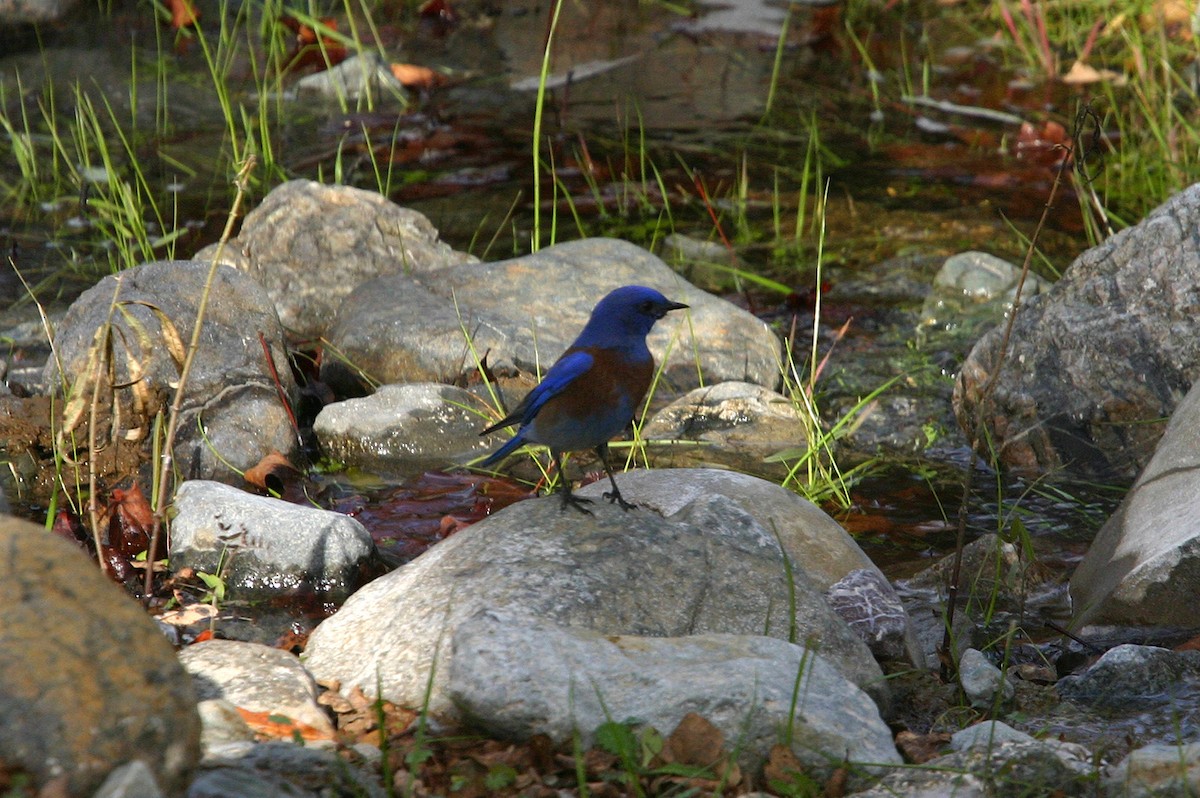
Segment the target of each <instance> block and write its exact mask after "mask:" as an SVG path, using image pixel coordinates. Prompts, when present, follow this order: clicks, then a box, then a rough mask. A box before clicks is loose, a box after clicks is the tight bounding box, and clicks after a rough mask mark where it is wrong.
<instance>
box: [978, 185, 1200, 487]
mask: <svg viewBox="0 0 1200 798" xmlns="http://www.w3.org/2000/svg"><path fill="white" fill-rule="evenodd" d="M1198 228H1200V184H1198V185H1195V186H1192V187H1190V188H1188V189H1186V190H1184V191H1183V192H1181V193H1180V194H1178V195H1176V196H1175V197H1172V198H1171V199H1170V200H1168V201H1167V202H1166V203H1164V204H1163V205H1162V206H1160V207H1159V208H1158V209H1156V210H1155V211H1153V212H1152V213H1151V214H1150V215H1148V216H1147V217H1146V218H1145V219H1144V220H1143V221H1142V222H1141V223H1139V224H1138V225H1137V226H1135V227H1132V228H1129V229H1127V230H1124V231H1122V232H1120V233H1118V234H1117V235H1115V236H1113V237H1112V238H1111V239H1109V240H1107V241H1105V242H1103V243H1101V244H1100V245H1098V246H1096V247H1093V248H1092V249H1090V250H1088V251H1087V252H1085V253H1084V254H1083V255H1081V256H1080V257H1079V258H1077V259H1076V260H1075V262H1074V263H1072V264H1071V266H1070V267H1068V269H1067V270H1066V274H1065V275H1064V276H1063V278H1062V279H1061V280H1060V281H1059V282H1058V283H1057V284H1056V285H1055V286H1054V287H1053V288H1051V289H1050V291H1049V292H1047V293H1045V294H1041V295H1039V296H1035V297H1033V298H1032V299H1030V300H1029V301H1028V303H1026V304H1023V306H1022V307H1021V309H1020V311H1019V312H1018V315H1017V319H1016V322H1015V324H1014V327H1013V332H1012V340H1011V342H1010V345H1009V349H1010V351H1009V355H1008V358H1007V359H1006V360H1005V361H1004V365H1003V368H1002V369H1001V371H1000V373H999V377H998V378H997V382H996V387H995V391H994V393H993V394H992V396H991V397H990V399H989V400H988V401H987V402H986V404H985V406H984V407H983V411H982V417H983V424H984V426H985V427H986V432H987V433H988V434H989V435H990V437H991V440H992V441H993V442H994V445H995V447H996V451H997V453H998V454H999V456H1000V459H1001V461H1002V462H1004V463H1005V464H1006V465H1008V466H1012V467H1016V468H1020V469H1024V470H1028V471H1035V472H1040V471H1048V470H1053V469H1058V468H1066V469H1069V470H1071V471H1074V472H1077V473H1080V474H1084V475H1089V476H1094V477H1100V478H1105V479H1113V478H1116V479H1125V480H1132V479H1133V478H1134V476H1136V474H1137V473H1138V471H1139V470H1141V468H1142V467H1143V466H1144V465H1145V464H1146V463H1147V461H1149V459H1150V456H1151V454H1152V452H1153V450H1154V445H1155V443H1157V441H1158V438H1159V436H1160V435H1161V434H1162V430H1163V426H1162V425H1161V424H1156V423H1153V422H1155V421H1157V420H1159V419H1163V418H1166V417H1167V416H1169V415H1171V412H1172V411H1173V410H1174V409H1175V406H1176V405H1177V404H1178V403H1179V402H1180V400H1182V399H1183V396H1184V395H1185V394H1186V393H1187V391H1188V388H1189V387H1190V386H1191V384H1192V382H1193V381H1194V380H1195V379H1196V376H1197V375H1198V374H1200V280H1197V279H1196V277H1197V274H1200V239H1197V237H1196V230H1197V229H1198ZM1003 332H1004V331H1003V326H1001V327H997V328H996V329H993V330H992V331H991V332H990V333H988V334H987V335H985V336H984V337H983V338H982V339H980V341H979V342H978V343H977V344H976V346H975V348H974V349H973V350H972V352H971V354H970V356H969V357H968V359H967V361H966V362H965V363H964V365H963V368H962V372H961V374H960V376H959V381H958V385H957V387H956V390H955V412H956V414H957V416H958V420H959V423H960V424H961V425H962V426H963V428H964V430H966V432H967V434H968V436H971V437H973V438H974V437H979V438H980V439H982V435H983V431H982V430H977V429H975V418H976V413H977V406H978V403H979V401H980V398H981V394H982V391H983V386H984V385H985V384H987V382H988V381H989V380H990V379H991V378H992V376H993V374H994V373H995V372H996V369H997V366H998V362H999V357H1000V346H1001V343H1002V339H1003Z"/></svg>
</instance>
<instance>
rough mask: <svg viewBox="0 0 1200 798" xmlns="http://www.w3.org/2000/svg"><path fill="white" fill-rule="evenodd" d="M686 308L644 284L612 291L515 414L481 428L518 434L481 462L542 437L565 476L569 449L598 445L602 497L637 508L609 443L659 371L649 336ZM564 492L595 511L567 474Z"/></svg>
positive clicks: (565, 496)
mask: <svg viewBox="0 0 1200 798" xmlns="http://www.w3.org/2000/svg"><path fill="white" fill-rule="evenodd" d="M687 307H688V306H687V305H685V304H683V303H681V302H673V301H671V300H669V299H667V298H666V297H665V296H663V295H662V294H661V293H659V292H658V291H656V290H654V289H653V288H647V287H645V286H641V285H627V286H623V287H621V288H618V289H616V290H614V291H612V292H610V293H609V294H608V295H606V296H605V297H604V298H603V299H601V300H600V301H599V302H598V303H596V307H595V308H593V310H592V315H591V317H590V318H589V319H588V322H587V324H586V325H584V327H583V330H582V331H581V332H580V333H579V337H577V338H576V339H575V342H574V343H572V344H571V345H570V346H569V347H568V348H567V350H566V351H565V352H563V353H562V355H561V356H560V357H559V358H558V360H556V361H554V364H553V365H552V366H551V367H550V369H549V370H548V371H547V372H546V375H545V376H544V377H543V378H542V381H541V382H539V383H538V384H537V385H536V386H535V387H534V389H533V390H532V391H530V392H529V393H528V394H527V395H526V396H525V398H524V399H523V400H522V401H521V403H520V404H519V405H517V407H516V408H515V409H514V410H513V411H512V412H511V413H509V414H508V415H506V416H505V417H504V418H502V419H500V420H499V421H497V422H496V423H495V424H492V425H491V426H489V427H488V428H487V429H485V430H483V432H481V433H480V435H489V434H491V433H493V432H495V431H496V430H499V429H503V428H504V427H509V426H512V425H514V424H516V425H517V433H516V434H515V435H514V436H513V437H512V438H511V439H510V440H509V441H507V442H506V443H505V444H504V445H503V446H501V447H500V448H499V449H497V450H496V451H495V452H493V453H492V454H490V455H488V457H487V458H486V459H484V460H483V461H482V462H481V463H480V464H479V465H480V466H481V467H486V466H489V465H491V464H492V463H495V462H497V461H498V460H500V459H501V458H503V457H505V456H506V455H508V454H510V453H511V452H513V451H515V450H516V449H517V448H518V447H520V446H522V445H524V444H526V443H540V444H542V445H544V446H546V447H548V448H549V449H550V457H551V459H552V460H553V461H554V467H555V469H556V470H557V471H558V473H559V474H560V475H562V474H563V470H562V455H563V453H564V452H572V451H579V450H583V449H592V450H593V451H595V452H596V454H597V455H598V456H599V457H600V462H601V463H603V464H604V471H605V473H606V474H608V481H609V482H610V483H611V484H612V491H611V492H607V493H605V494H604V498H605V499H607V500H608V501H609V502H611V503H615V504H618V505H620V507H621V509H623V510H631V509H633V508H635V507H636V506H637V505H635V504H633V503H631V502H627V501H625V499H624V498H623V497H622V496H621V491H620V490H619V489H618V488H617V480H616V479H615V478H614V477H613V472H612V466H611V465H610V463H609V459H608V442H609V441H610V440H611V439H612V438H614V437H616V436H617V435H619V434H620V433H621V432H622V431H623V430H624V429H625V427H626V426H627V425H628V424H629V422H631V421H632V420H633V415H634V412H635V411H636V410H637V406H638V405H639V404H640V403H641V401H642V398H643V397H644V396H645V395H646V390H647V389H648V388H649V387H650V380H651V379H652V378H653V376H654V357H653V356H652V355H651V354H650V349H649V348H648V347H647V346H646V336H647V335H649V333H650V330H651V329H652V328H653V327H654V323H655V322H657V321H658V320H659V319H661V318H663V317H664V316H666V315H667V314H668V313H670V312H671V311H673V310H683V309H685V308H687ZM561 492H562V502H563V505H562V506H563V509H564V510H565V509H566V507H567V506H568V505H570V506H572V507H574V508H575V509H577V510H579V511H580V512H583V513H585V514H587V515H591V514H592V511H591V510H589V509H588V508H587V507H586V506H585V505H588V504H592V500H591V499H585V498H582V497H580V496H576V495H575V494H574V493H572V492H571V483H570V481H569V480H567V479H566V478H565V475H564V476H563V479H562V488H561Z"/></svg>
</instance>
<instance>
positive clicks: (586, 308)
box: [322, 238, 782, 389]
mask: <svg viewBox="0 0 1200 798" xmlns="http://www.w3.org/2000/svg"><path fill="white" fill-rule="evenodd" d="M410 274H411V276H412V277H413V278H414V279H415V280H416V281H417V282H419V283H420V284H421V285H422V286H424V289H425V293H421V292H414V294H413V295H414V297H415V298H416V299H417V300H419V301H412V300H403V299H401V297H403V296H405V295H407V294H408V293H409V292H410V290H411V289H409V288H407V287H406V282H405V281H400V280H394V281H389V282H387V283H384V284H376V285H374V286H371V287H370V288H369V291H370V293H371V294H373V295H374V296H375V299H374V300H371V299H366V301H365V302H363V303H361V304H362V306H363V308H364V310H365V313H364V314H363V315H361V316H360V315H359V304H360V303H358V302H355V303H350V302H346V303H344V304H343V305H342V308H341V309H340V310H339V312H338V320H337V323H336V325H335V327H334V328H333V329H332V330H331V331H330V336H329V337H330V342H331V343H332V344H333V346H334V347H335V348H336V349H337V350H338V351H340V352H341V353H342V354H343V356H344V357H345V359H346V360H347V361H349V362H350V363H351V364H354V365H355V366H357V367H359V368H362V369H363V370H365V371H367V372H368V373H371V374H372V375H373V376H374V377H375V378H376V379H378V380H379V381H381V382H410V381H414V380H433V381H436V382H457V381H459V380H460V379H463V378H465V377H467V376H476V375H477V372H478V366H477V362H476V358H482V357H483V355H484V353H487V361H488V364H489V365H490V366H491V367H492V369H493V370H494V371H496V372H497V373H498V374H499V375H501V376H506V375H511V374H513V373H514V372H521V373H523V374H524V375H525V377H526V378H527V385H528V386H530V387H531V386H532V384H533V382H532V378H531V375H534V374H536V373H538V368H539V366H540V367H541V368H542V369H545V368H546V367H547V366H548V365H549V364H550V363H552V362H553V361H554V360H555V359H556V358H557V357H558V356H559V355H560V354H562V352H563V351H564V350H565V349H566V347H567V346H568V345H569V344H570V343H571V341H572V340H574V338H575V336H576V335H577V334H578V333H579V331H580V329H582V327H583V325H584V323H585V322H586V321H587V318H588V316H589V315H590V314H591V311H592V308H593V307H594V306H595V304H596V302H597V301H599V300H600V298H601V297H603V296H604V295H605V294H606V293H608V292H609V291H610V290H612V289H614V288H617V287H618V286H621V285H626V284H630V283H635V284H641V285H647V286H650V287H651V288H656V289H658V290H660V291H662V292H663V293H664V294H666V295H667V296H668V297H670V298H671V299H674V300H676V301H679V302H685V303H687V304H688V305H690V306H691V310H690V311H688V312H687V315H686V316H685V315H679V314H676V315H679V318H678V320H672V319H668V320H667V321H666V322H663V323H659V324H658V325H656V326H655V328H654V331H653V332H652V333H651V334H650V336H649V339H648V343H649V345H650V350H651V351H652V352H653V353H654V355H655V358H656V361H657V362H659V363H662V362H663V358H664V355H665V354H666V353H667V352H668V349H669V350H670V354H669V356H667V358H666V366H665V371H664V375H665V379H666V380H667V384H668V385H671V386H675V387H677V388H683V389H687V388H692V387H695V386H696V385H698V384H699V380H698V378H697V368H699V370H700V371H701V372H703V374H704V379H705V381H706V382H711V383H716V382H722V381H725V380H744V381H747V382H753V383H757V384H759V385H766V386H774V385H776V384H778V382H779V364H780V362H781V358H782V354H781V347H780V343H779V340H778V338H776V336H775V334H774V333H773V332H771V330H770V329H769V328H768V327H767V325H766V324H764V323H763V322H762V321H759V320H758V319H756V318H755V317H754V316H752V315H751V314H749V313H747V312H746V311H744V310H741V309H740V308H738V307H736V306H734V305H732V304H731V303H729V302H726V301H725V300H722V299H718V298H717V297H714V296H712V295H710V294H706V293H704V292H703V291H700V290H699V289H697V288H695V287H694V286H692V285H690V284H689V283H687V282H686V281H684V280H683V279H682V278H680V277H679V276H678V275H676V274H675V273H674V272H672V271H671V270H670V269H669V268H668V267H667V266H666V264H664V263H663V262H662V261H661V260H659V259H658V258H656V257H655V256H654V255H651V254H650V253H649V252H647V251H645V250H644V249H642V248H640V247H638V246H635V245H633V244H630V243H628V242H625V241H618V240H615V239H606V238H592V239H584V240H581V241H572V242H569V243H565V244H558V245H556V246H553V247H547V248H546V249H543V250H541V251H539V252H537V253H535V254H533V255H528V256H524V257H520V258H514V259H512V260H506V261H499V262H496V263H484V264H475V263H472V264H461V265H456V266H449V267H446V268H443V269H439V270H437V272H436V274H435V275H430V276H428V277H425V276H423V275H422V272H421V270H419V269H413V270H412V271H411V272H410ZM388 286H391V288H389V287H388ZM367 291H368V289H367V288H366V287H364V289H363V292H364V293H365V292H367ZM385 292H386V293H385ZM435 295H436V297H440V298H441V299H440V301H439V300H437V299H435ZM359 296H362V295H361V294H356V298H358V297H359ZM381 296H395V297H397V301H398V302H402V303H403V305H402V306H398V308H397V310H396V312H395V313H393V314H391V315H389V314H388V313H387V312H386V310H387V309H386V306H384V305H383V304H382V303H384V300H383V299H381V298H380V297H381ZM427 319H428V323H427V321H426V320H427ZM368 324H369V325H370V326H368ZM464 330H466V331H467V333H469V334H470V335H471V337H472V345H471V346H468V343H467V341H466V340H465V336H464ZM385 350H386V351H385ZM472 350H473V351H472ZM328 369H329V370H338V369H340V370H341V372H342V373H341V374H340V375H339V374H338V373H334V372H331V373H328V374H327V373H326V371H325V370H323V371H322V378H323V379H326V381H328V382H331V384H332V383H333V382H335V381H336V380H337V379H338V378H339V377H341V378H344V377H345V376H347V375H346V373H345V367H344V366H335V365H333V364H332V363H330V365H329V366H328Z"/></svg>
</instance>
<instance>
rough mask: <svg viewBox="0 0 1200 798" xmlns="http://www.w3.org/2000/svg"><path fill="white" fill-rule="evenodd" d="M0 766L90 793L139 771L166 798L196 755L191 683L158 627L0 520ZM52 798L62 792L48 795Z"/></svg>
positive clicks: (48, 545)
mask: <svg viewBox="0 0 1200 798" xmlns="http://www.w3.org/2000/svg"><path fill="white" fill-rule="evenodd" d="M0 551H3V552H4V558H3V560H2V561H0V571H3V573H0V607H3V612H0V683H2V684H3V685H4V688H3V690H2V691H0V761H3V762H4V764H5V767H6V769H7V770H9V771H10V772H17V771H25V772H27V773H30V774H31V775H32V776H33V777H34V779H35V783H34V785H33V786H34V787H41V786H43V785H45V784H47V783H48V782H51V781H53V780H59V781H60V782H65V783H60V785H59V789H62V793H61V794H68V793H69V794H71V795H90V794H91V792H92V791H94V790H95V789H97V788H98V787H99V786H100V784H101V782H103V781H104V779H105V778H106V776H107V775H108V774H109V773H110V772H111V771H112V770H114V769H115V768H117V767H118V766H120V765H122V764H125V763H130V762H134V761H141V762H143V763H144V764H145V765H146V766H147V767H148V769H149V771H150V773H152V774H153V777H154V780H155V781H156V782H157V784H158V785H159V787H160V788H161V789H162V790H163V791H164V792H167V793H175V792H178V791H180V790H181V789H182V788H183V786H184V785H185V784H186V783H187V780H188V778H189V776H190V773H191V770H192V768H193V767H194V766H195V763H196V760H197V759H198V758H199V755H200V721H199V718H198V717H197V715H196V699H195V695H194V694H193V692H192V684H191V679H190V678H189V677H188V674H187V673H186V672H185V671H184V670H183V668H182V667H180V665H179V662H178V660H177V659H176V658H175V652H174V651H173V650H172V649H171V646H170V645H168V643H167V641H166V639H165V638H164V637H163V636H162V635H161V634H160V633H159V631H158V628H157V626H155V624H154V622H153V621H152V620H151V619H150V618H149V617H148V616H147V615H146V613H145V612H144V611H143V610H142V608H141V607H139V606H138V605H137V604H136V603H135V602H134V601H132V600H130V599H129V598H128V597H127V596H126V595H124V594H123V593H122V592H121V590H120V589H119V588H117V587H116V586H114V585H113V584H112V583H111V582H109V580H108V579H106V578H104V576H103V575H102V574H101V573H100V571H99V569H98V568H97V567H96V565H95V564H94V563H93V562H91V561H89V560H88V559H87V558H86V557H84V556H83V555H82V554H81V553H80V552H79V550H78V549H76V548H75V547H74V546H71V545H70V544H68V543H66V542H65V541H63V540H61V539H59V538H57V537H55V536H53V535H50V534H48V533H47V532H46V530H45V529H43V528H41V527H39V526H36V525H34V524H31V523H28V522H26V521H21V520H18V519H16V518H12V517H10V516H0ZM54 794H60V793H57V792H56V793H54Z"/></svg>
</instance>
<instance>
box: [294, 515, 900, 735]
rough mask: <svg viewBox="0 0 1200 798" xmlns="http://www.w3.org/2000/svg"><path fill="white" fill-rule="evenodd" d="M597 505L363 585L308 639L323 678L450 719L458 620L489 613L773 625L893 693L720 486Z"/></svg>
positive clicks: (657, 631) (489, 523)
mask: <svg viewBox="0 0 1200 798" xmlns="http://www.w3.org/2000/svg"><path fill="white" fill-rule="evenodd" d="M594 507H595V515H594V516H585V515H583V514H581V513H579V512H577V511H576V510H574V509H571V508H563V506H562V504H561V502H560V501H559V499H558V497H548V498H544V499H535V500H530V501H524V502H520V503H518V504H515V505H513V506H511V507H508V508H506V509H504V510H502V511H500V512H499V513H496V514H495V515H493V516H491V517H489V518H487V519H485V520H483V521H481V522H479V523H478V524H475V525H474V526H471V527H469V528H468V529H466V530H464V531H462V532H459V533H457V534H456V535H454V536H453V537H450V538H448V539H446V540H444V541H442V542H441V543H439V544H438V545H437V546H434V547H433V548H431V549H429V550H428V551H427V552H425V553H424V554H423V555H421V556H420V557H418V558H417V559H416V560H414V561H412V562H411V563H409V564H407V565H405V566H404V567H402V568H400V569H398V570H396V571H393V572H392V573H390V574H388V575H386V576H383V577H380V578H379V579H377V580H375V581H374V582H371V583H370V584H368V585H367V586H366V587H364V588H362V589H361V590H359V591H358V592H357V593H355V594H354V595H353V596H351V598H350V599H349V600H348V601H347V602H346V604H345V605H344V606H343V607H342V609H341V610H339V611H338V612H337V613H336V614H335V615H333V616H332V617H330V618H328V619H326V620H325V621H323V622H322V623H321V624H320V625H319V626H318V627H317V628H316V629H315V630H314V631H313V634H312V636H311V637H310V639H309V643H308V648H307V652H306V655H307V659H306V665H307V667H308V668H309V670H310V671H311V672H312V673H313V674H314V675H315V676H316V677H317V678H318V679H319V680H337V681H339V682H341V684H342V686H343V688H345V689H349V688H351V687H355V686H357V687H360V688H361V689H362V690H363V691H364V692H366V693H367V694H368V695H374V694H376V693H377V692H380V691H382V694H383V696H384V697H385V698H387V699H388V700H390V701H393V702H395V703H398V704H401V705H405V706H411V707H420V706H425V705H426V703H427V705H428V707H429V709H430V710H431V711H432V712H434V713H435V714H444V715H448V716H450V717H455V716H456V715H457V709H456V707H455V705H454V703H453V701H452V700H451V699H450V696H449V695H448V692H447V674H448V673H450V672H451V667H452V658H453V656H454V655H453V645H451V643H452V640H453V636H454V634H455V631H456V630H457V629H458V628H459V627H460V626H461V625H462V624H463V623H465V622H466V621H467V620H468V619H470V618H473V617H475V616H476V615H477V614H478V613H479V612H480V611H503V612H505V613H508V614H510V615H513V616H514V617H517V618H525V619H537V620H539V621H542V622H549V623H553V624H556V625H559V626H566V627H580V628H584V629H590V630H592V631H595V632H598V633H600V634H605V635H648V636H656V637H681V636H686V635H698V634H709V633H714V634H736V635H760V634H765V635H769V636H772V637H777V638H781V639H785V640H788V639H790V640H794V641H797V642H811V643H812V644H813V645H816V646H818V647H819V651H820V652H821V653H822V655H823V656H825V657H826V658H827V659H828V661H829V662H830V663H832V664H833V665H835V666H836V667H837V668H838V669H839V671H841V672H842V673H843V675H845V676H846V677H847V678H849V679H850V680H851V681H853V682H854V683H855V684H858V685H859V686H860V687H862V688H863V689H865V690H866V691H868V692H869V693H870V694H871V695H872V696H874V697H875V698H876V699H877V700H878V701H880V702H883V703H885V704H886V701H887V688H886V685H885V684H884V683H883V682H882V679H881V671H880V669H879V666H878V664H876V662H875V660H874V659H873V658H872V657H871V654H870V652H869V651H868V650H867V647H866V645H865V643H863V641H862V640H861V639H859V638H858V637H857V636H856V635H855V634H854V632H852V631H851V630H850V629H849V627H848V626H847V625H846V624H845V623H844V622H843V621H842V620H841V619H840V618H838V617H837V616H836V615H835V614H834V613H833V611H832V610H831V609H830V608H829V606H828V605H827V604H826V603H825V601H824V598H823V596H822V587H821V585H820V584H818V583H817V581H816V580H815V579H813V578H812V577H809V576H808V575H807V574H806V573H805V571H804V570H803V567H802V566H803V563H796V564H795V566H796V567H794V568H793V569H792V572H791V573H792V578H791V579H789V578H788V573H789V572H788V568H787V566H786V565H785V562H784V557H783V550H782V549H781V548H780V546H779V543H778V541H777V540H776V537H775V535H774V534H773V533H772V532H771V531H770V530H768V529H767V528H765V527H764V526H763V525H762V524H760V523H759V522H758V521H757V520H756V519H755V518H754V517H753V516H751V515H750V514H749V513H746V512H745V511H743V510H741V509H740V508H739V507H737V506H736V505H735V504H733V503H731V502H729V501H726V500H723V499H722V498H720V497H717V496H702V497H700V498H697V499H696V500H695V501H694V502H692V503H691V504H690V505H689V506H687V507H686V508H685V509H683V510H681V511H680V512H677V513H675V514H674V515H672V516H671V517H670V518H663V517H662V516H660V515H658V514H657V513H655V512H654V511H653V510H651V509H648V508H645V509H639V510H631V511H628V512H626V511H623V510H621V509H620V508H619V507H616V506H613V505H610V504H608V503H607V502H598V503H597V504H596V505H595V506H594Z"/></svg>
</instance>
